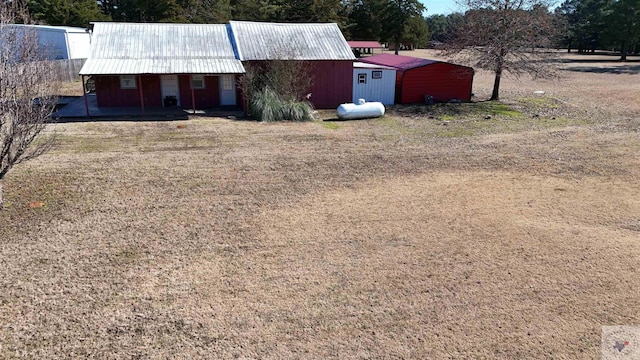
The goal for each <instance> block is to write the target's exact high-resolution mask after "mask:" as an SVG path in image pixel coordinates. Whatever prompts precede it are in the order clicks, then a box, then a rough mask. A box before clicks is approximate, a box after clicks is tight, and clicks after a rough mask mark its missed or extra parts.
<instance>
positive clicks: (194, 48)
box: [80, 22, 244, 75]
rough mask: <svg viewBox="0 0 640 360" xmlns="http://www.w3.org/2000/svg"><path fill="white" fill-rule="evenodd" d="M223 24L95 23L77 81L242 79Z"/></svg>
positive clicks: (242, 71)
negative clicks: (103, 77)
mask: <svg viewBox="0 0 640 360" xmlns="http://www.w3.org/2000/svg"><path fill="white" fill-rule="evenodd" d="M227 29H228V28H227V25H225V24H159V23H146V24H138V23H106V22H105V23H95V24H94V27H93V35H92V39H91V54H90V55H89V58H88V59H87V61H86V63H85V64H84V66H83V67H82V70H80V75H118V74H240V73H244V67H243V66H242V63H241V62H240V60H238V58H237V56H236V54H235V51H234V47H233V43H232V40H231V39H230V38H229V32H228V31H227Z"/></svg>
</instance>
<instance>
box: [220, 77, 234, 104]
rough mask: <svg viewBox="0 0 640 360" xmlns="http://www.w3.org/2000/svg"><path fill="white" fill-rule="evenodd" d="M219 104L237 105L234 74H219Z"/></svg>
mask: <svg viewBox="0 0 640 360" xmlns="http://www.w3.org/2000/svg"><path fill="white" fill-rule="evenodd" d="M220 105H221V106H225V105H226V106H229V105H237V104H236V77H235V75H220Z"/></svg>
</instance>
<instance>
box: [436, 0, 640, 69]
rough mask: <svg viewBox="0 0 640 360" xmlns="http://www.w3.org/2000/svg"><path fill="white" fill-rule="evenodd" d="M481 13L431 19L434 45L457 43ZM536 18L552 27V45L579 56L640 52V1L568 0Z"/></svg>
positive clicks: (541, 9) (542, 6)
mask: <svg viewBox="0 0 640 360" xmlns="http://www.w3.org/2000/svg"><path fill="white" fill-rule="evenodd" d="M535 7H536V8H537V9H538V11H543V10H544V9H548V7H547V6H546V5H545V4H544V3H542V2H540V3H537V5H536V6H535ZM531 9H533V7H531ZM478 10H480V9H479V8H477V7H475V8H474V7H472V8H471V9H470V10H469V11H467V12H466V13H464V14H463V13H453V14H449V15H432V16H429V17H427V18H426V19H425V20H426V22H427V24H428V27H429V32H430V37H429V40H430V41H431V44H432V45H440V44H443V43H447V42H452V41H454V40H455V37H456V34H458V32H459V30H460V29H461V28H462V26H463V24H465V23H466V22H467V21H468V20H469V19H470V18H472V17H473V16H474V15H473V14H474V12H475V11H478ZM535 18H537V19H538V20H539V21H540V22H541V24H545V25H544V26H547V25H548V24H551V25H552V29H551V30H553V32H552V33H551V34H549V35H550V36H551V38H550V39H551V40H552V41H551V43H550V44H549V46H553V47H556V48H566V49H567V51H569V52H571V51H577V52H578V53H587V52H594V51H596V50H608V51H614V52H618V53H620V59H621V60H625V59H626V56H627V54H629V53H632V54H639V53H640V0H565V1H564V2H563V3H561V4H560V5H559V6H558V7H556V8H555V9H554V10H553V11H550V10H547V13H546V14H544V13H539V14H538V15H537V16H535ZM541 26H542V25H541ZM546 30H547V29H545V31H546Z"/></svg>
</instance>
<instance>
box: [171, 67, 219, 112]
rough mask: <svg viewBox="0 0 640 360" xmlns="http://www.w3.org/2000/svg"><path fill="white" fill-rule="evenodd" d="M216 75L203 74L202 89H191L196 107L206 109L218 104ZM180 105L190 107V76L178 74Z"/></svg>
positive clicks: (217, 78)
mask: <svg viewBox="0 0 640 360" xmlns="http://www.w3.org/2000/svg"><path fill="white" fill-rule="evenodd" d="M218 80H219V77H218V76H205V77H204V87H205V88H204V89H193V94H194V97H195V99H196V109H207V108H213V107H218V106H220V86H219V83H218ZM178 84H179V86H180V107H182V108H187V109H190V108H191V107H192V102H191V76H189V75H179V76H178Z"/></svg>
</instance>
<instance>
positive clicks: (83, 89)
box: [82, 75, 91, 117]
mask: <svg viewBox="0 0 640 360" xmlns="http://www.w3.org/2000/svg"><path fill="white" fill-rule="evenodd" d="M82 97H84V110H85V112H86V113H87V117H89V116H91V115H89V101H88V100H87V86H86V83H85V80H84V75H82Z"/></svg>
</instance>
